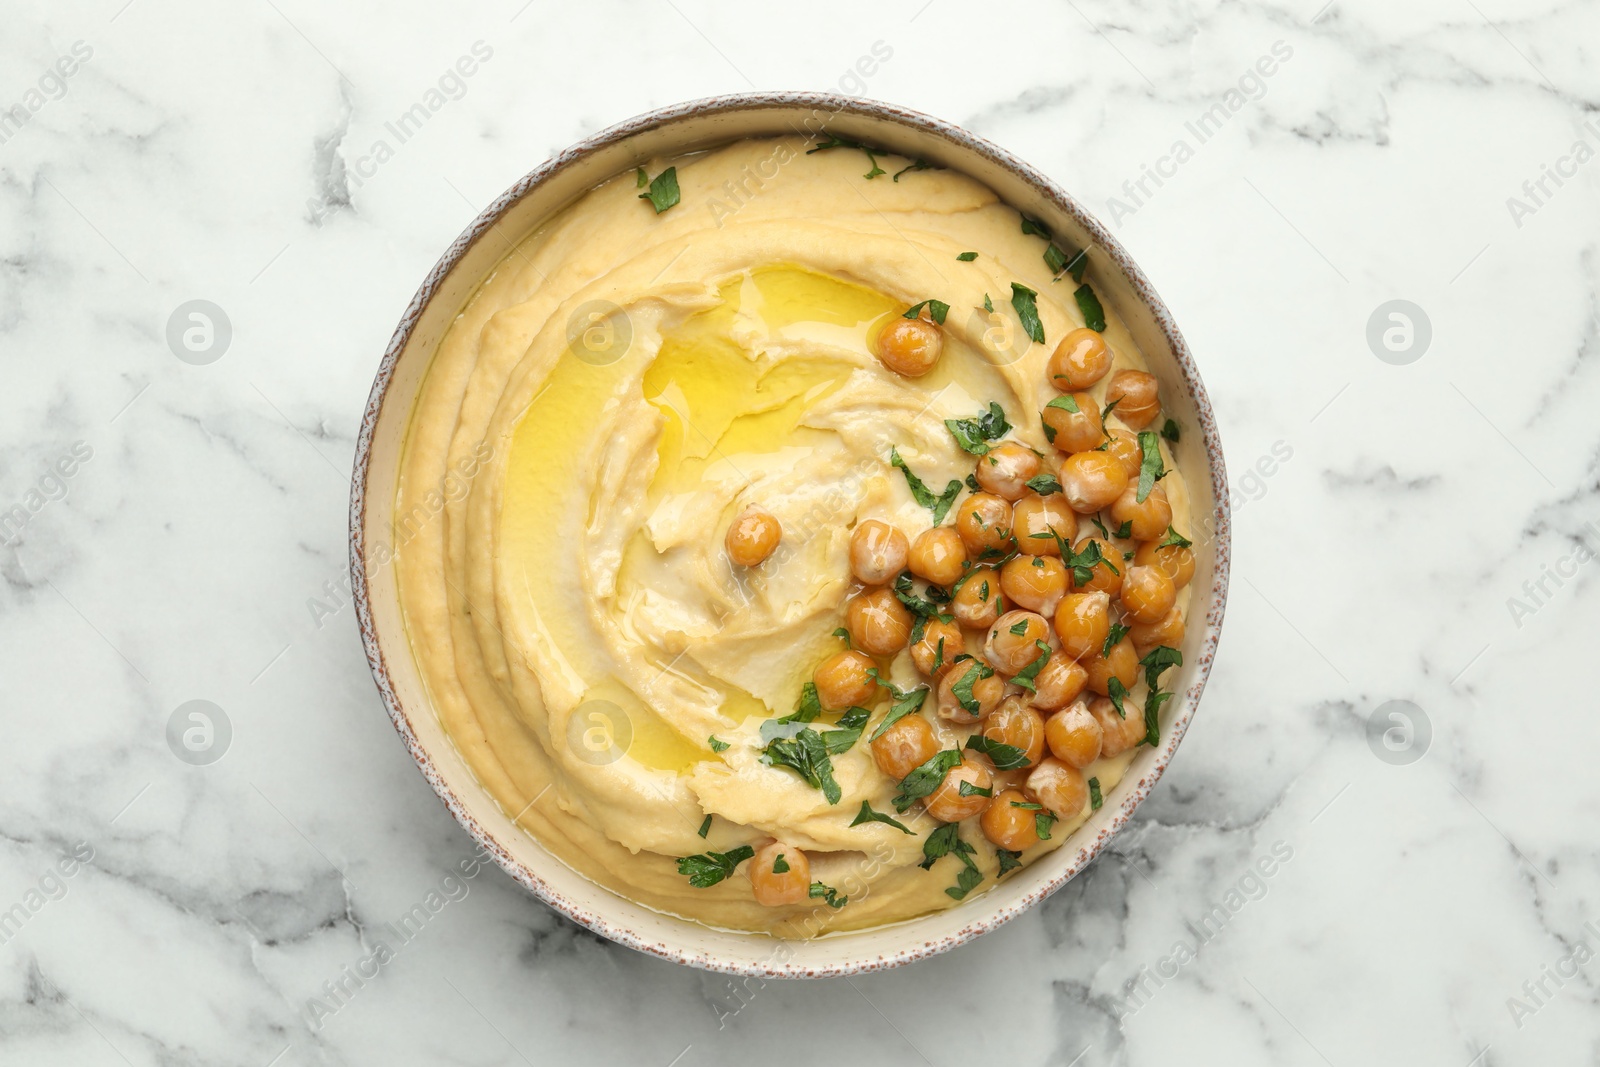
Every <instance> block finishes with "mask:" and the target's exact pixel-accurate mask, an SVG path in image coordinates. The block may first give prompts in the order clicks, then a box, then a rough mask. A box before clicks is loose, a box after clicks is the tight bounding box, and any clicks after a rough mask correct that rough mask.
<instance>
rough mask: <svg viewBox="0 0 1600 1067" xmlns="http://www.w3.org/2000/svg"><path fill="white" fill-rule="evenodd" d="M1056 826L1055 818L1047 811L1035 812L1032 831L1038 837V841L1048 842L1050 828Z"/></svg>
mask: <svg viewBox="0 0 1600 1067" xmlns="http://www.w3.org/2000/svg"><path fill="white" fill-rule="evenodd" d="M1055 824H1056V817H1055V815H1054V814H1052V813H1051V812H1048V811H1036V812H1034V814H1033V829H1034V832H1035V833H1037V834H1038V835H1039V840H1040V841H1048V840H1050V827H1052V826H1054V825H1055Z"/></svg>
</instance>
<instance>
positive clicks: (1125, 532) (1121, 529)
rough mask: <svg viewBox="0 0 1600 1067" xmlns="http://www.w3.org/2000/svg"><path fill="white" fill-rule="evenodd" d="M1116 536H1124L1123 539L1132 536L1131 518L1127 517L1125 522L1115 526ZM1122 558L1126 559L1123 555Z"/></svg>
mask: <svg viewBox="0 0 1600 1067" xmlns="http://www.w3.org/2000/svg"><path fill="white" fill-rule="evenodd" d="M1117 536H1118V537H1121V538H1124V539H1126V538H1129V537H1132V536H1133V520H1132V519H1129V520H1128V521H1127V522H1125V523H1123V524H1122V525H1121V526H1118V527H1117ZM1123 558H1124V559H1126V558H1127V557H1126V556H1124V557H1123Z"/></svg>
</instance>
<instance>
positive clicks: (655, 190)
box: [639, 167, 678, 215]
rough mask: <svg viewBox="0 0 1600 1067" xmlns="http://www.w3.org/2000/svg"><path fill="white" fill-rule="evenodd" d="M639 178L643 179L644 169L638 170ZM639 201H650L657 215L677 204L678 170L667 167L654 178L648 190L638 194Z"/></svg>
mask: <svg viewBox="0 0 1600 1067" xmlns="http://www.w3.org/2000/svg"><path fill="white" fill-rule="evenodd" d="M639 176H640V177H641V178H643V177H644V168H643V167H640V168H639ZM639 199H640V200H648V201H650V206H651V207H653V208H655V209H656V214H657V215H659V214H661V213H662V212H663V211H665V210H667V208H669V207H672V206H673V205H674V204H676V203H677V202H678V168H677V167H668V168H667V169H666V170H664V171H662V172H661V173H660V174H657V175H656V176H655V180H654V181H652V182H651V183H650V188H648V189H646V190H645V191H644V192H642V193H640V194H639Z"/></svg>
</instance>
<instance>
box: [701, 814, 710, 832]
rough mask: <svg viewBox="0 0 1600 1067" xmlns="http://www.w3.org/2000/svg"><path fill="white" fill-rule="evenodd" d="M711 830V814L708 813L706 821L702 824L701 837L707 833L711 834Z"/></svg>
mask: <svg viewBox="0 0 1600 1067" xmlns="http://www.w3.org/2000/svg"><path fill="white" fill-rule="evenodd" d="M710 832H711V816H709V815H707V816H706V818H705V821H704V822H702V823H701V824H700V831H699V833H700V836H701V837H704V836H706V835H707V834H709V833H710Z"/></svg>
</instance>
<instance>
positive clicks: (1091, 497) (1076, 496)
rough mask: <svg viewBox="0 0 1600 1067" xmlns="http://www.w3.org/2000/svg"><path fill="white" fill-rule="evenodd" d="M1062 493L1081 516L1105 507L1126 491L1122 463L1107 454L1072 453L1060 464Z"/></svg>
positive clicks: (1069, 504)
mask: <svg viewBox="0 0 1600 1067" xmlns="http://www.w3.org/2000/svg"><path fill="white" fill-rule="evenodd" d="M1059 478H1060V481H1061V493H1062V495H1063V496H1065V497H1066V498H1067V505H1068V506H1069V507H1070V508H1072V510H1073V511H1076V512H1077V513H1078V514H1080V515H1092V514H1094V513H1095V512H1097V511H1099V510H1100V509H1101V508H1104V507H1108V506H1110V505H1111V503H1112V502H1113V501H1115V500H1116V499H1117V498H1118V497H1120V496H1121V495H1122V491H1123V490H1124V489H1126V488H1128V472H1127V471H1125V470H1123V469H1122V461H1121V460H1119V459H1117V457H1116V456H1113V455H1111V454H1110V453H1107V452H1074V453H1073V454H1072V455H1070V456H1068V457H1067V458H1066V459H1064V460H1062V461H1061V473H1060V475H1059Z"/></svg>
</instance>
